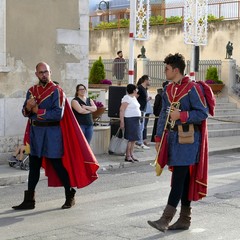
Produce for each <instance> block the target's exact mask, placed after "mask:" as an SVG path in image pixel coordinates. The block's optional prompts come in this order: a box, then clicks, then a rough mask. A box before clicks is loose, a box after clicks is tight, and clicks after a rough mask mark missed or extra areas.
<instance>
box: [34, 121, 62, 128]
mask: <svg viewBox="0 0 240 240" xmlns="http://www.w3.org/2000/svg"><path fill="white" fill-rule="evenodd" d="M30 124H31V126H36V127H54V126H59V125H60V122H59V121H56V122H39V121H36V120H30Z"/></svg>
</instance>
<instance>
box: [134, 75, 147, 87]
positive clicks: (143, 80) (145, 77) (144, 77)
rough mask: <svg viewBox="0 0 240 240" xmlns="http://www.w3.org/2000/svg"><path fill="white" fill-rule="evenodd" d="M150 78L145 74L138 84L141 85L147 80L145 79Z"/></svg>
mask: <svg viewBox="0 0 240 240" xmlns="http://www.w3.org/2000/svg"><path fill="white" fill-rule="evenodd" d="M148 79H149V76H148V75H143V76H142V77H140V78H139V79H138V82H137V86H139V85H141V84H142V83H143V82H145V80H148Z"/></svg>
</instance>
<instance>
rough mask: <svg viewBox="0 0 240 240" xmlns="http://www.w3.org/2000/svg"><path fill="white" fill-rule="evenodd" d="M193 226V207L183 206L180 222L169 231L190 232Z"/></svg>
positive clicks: (170, 227)
mask: <svg viewBox="0 0 240 240" xmlns="http://www.w3.org/2000/svg"><path fill="white" fill-rule="evenodd" d="M190 224H191V207H187V206H182V207H181V211H180V216H179V218H178V220H177V221H176V222H175V223H174V224H173V225H171V226H169V228H168V229H169V230H188V229H189V227H190Z"/></svg>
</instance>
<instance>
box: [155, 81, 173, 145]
mask: <svg viewBox="0 0 240 240" xmlns="http://www.w3.org/2000/svg"><path fill="white" fill-rule="evenodd" d="M168 83H169V82H168V81H165V82H163V83H162V88H159V89H157V95H156V96H155V100H154V104H153V114H154V116H155V119H154V125H153V130H152V138H151V142H155V135H156V131H157V122H158V117H159V114H160V112H161V109H162V93H163V89H164V87H165V86H167V85H168Z"/></svg>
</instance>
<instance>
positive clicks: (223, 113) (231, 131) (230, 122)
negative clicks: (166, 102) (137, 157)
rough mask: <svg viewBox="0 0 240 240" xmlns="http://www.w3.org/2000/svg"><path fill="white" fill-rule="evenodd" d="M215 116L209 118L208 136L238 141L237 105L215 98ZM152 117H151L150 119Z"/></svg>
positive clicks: (149, 131)
mask: <svg viewBox="0 0 240 240" xmlns="http://www.w3.org/2000/svg"><path fill="white" fill-rule="evenodd" d="M216 100H217V104H216V108H215V116H214V117H212V116H209V118H208V120H207V123H208V136H209V137H210V138H212V137H228V136H239V139H240V109H239V108H237V104H235V103H231V102H229V100H228V98H221V97H219V98H216ZM152 116H154V115H151V117H152ZM153 123H154V119H153V118H150V119H149V122H148V126H147V135H148V139H149V140H150V139H151V136H152V128H153Z"/></svg>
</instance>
